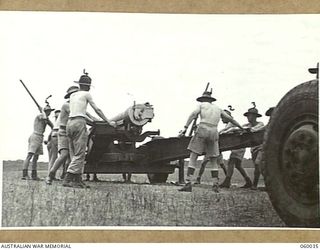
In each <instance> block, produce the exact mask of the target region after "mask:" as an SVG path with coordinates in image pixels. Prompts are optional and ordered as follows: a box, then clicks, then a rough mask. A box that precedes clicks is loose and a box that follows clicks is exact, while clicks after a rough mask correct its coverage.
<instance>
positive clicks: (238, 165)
mask: <svg viewBox="0 0 320 250" xmlns="http://www.w3.org/2000/svg"><path fill="white" fill-rule="evenodd" d="M236 160H237V161H235V167H236V169H238V171H239V172H240V174H241V175H242V176H243V178H244V180H245V181H246V183H245V184H244V186H242V188H250V187H251V186H252V182H251V180H250V178H249V176H248V174H247V172H246V170H245V169H244V168H243V167H242V161H241V160H240V159H236Z"/></svg>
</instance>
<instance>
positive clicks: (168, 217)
mask: <svg viewBox="0 0 320 250" xmlns="http://www.w3.org/2000/svg"><path fill="white" fill-rule="evenodd" d="M4 165H5V164H4ZM20 167H21V166H17V164H16V165H15V166H14V167H6V166H4V170H3V194H2V226H3V227H32V226H43V227H46V226H58V227H63V226H170V227H171V226H178V227H179V226H202V227H284V226H285V224H284V223H283V222H282V221H281V219H280V218H279V217H278V215H277V214H276V212H275V211H274V209H273V207H272V205H271V203H270V201H269V197H268V195H267V193H266V192H265V191H262V190H261V189H260V190H257V191H254V190H247V189H246V190H244V189H241V188H239V187H240V186H241V185H242V184H243V180H242V179H241V176H240V175H239V174H238V173H237V172H236V171H235V174H234V176H233V179H232V182H233V186H232V187H231V188H230V189H221V192H220V193H219V194H216V193H214V192H212V190H211V180H210V176H209V174H210V173H209V171H207V172H206V173H205V175H204V177H203V181H202V184H201V185H198V186H195V187H194V189H193V192H192V193H180V192H178V189H179V188H180V187H178V186H175V185H173V184H170V182H171V181H173V182H174V181H177V179H178V177H177V176H178V172H177V171H176V172H175V173H174V174H172V175H170V176H169V178H168V181H167V183H165V184H157V185H150V184H149V183H148V179H147V176H146V175H138V174H137V175H133V176H132V181H133V183H130V184H129V183H123V182H122V176H121V175H98V177H99V178H100V179H101V180H102V181H101V182H97V183H94V182H88V184H89V185H90V186H91V188H90V189H73V188H65V187H63V186H62V185H61V181H56V182H54V183H53V185H51V186H48V185H46V184H45V182H44V181H26V180H21V170H19V169H20ZM247 171H248V174H249V176H252V175H253V169H252V168H249V169H247ZM219 175H220V176H221V177H222V178H221V181H222V179H223V176H224V174H223V172H222V171H221V172H220V173H219ZM39 176H40V177H42V178H45V176H46V170H44V169H42V170H41V171H39ZM58 176H59V175H58ZM259 185H260V187H263V186H264V185H263V180H262V179H261V180H260V183H259Z"/></svg>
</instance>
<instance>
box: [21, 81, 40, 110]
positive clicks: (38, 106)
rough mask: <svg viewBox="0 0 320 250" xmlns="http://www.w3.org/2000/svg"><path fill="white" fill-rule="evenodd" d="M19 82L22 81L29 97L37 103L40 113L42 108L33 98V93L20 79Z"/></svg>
mask: <svg viewBox="0 0 320 250" xmlns="http://www.w3.org/2000/svg"><path fill="white" fill-rule="evenodd" d="M20 82H21V83H22V85H23V87H24V88H25V89H26V91H27V92H28V94H29V95H30V97H31V98H32V100H33V101H34V103H35V104H36V105H37V107H38V109H39V111H40V113H41V112H42V108H41V106H40V105H39V103H38V102H37V101H36V99H34V97H33V95H32V94H31V93H30V91H29V89H28V88H27V86H26V85H25V84H24V83H23V81H22V80H20Z"/></svg>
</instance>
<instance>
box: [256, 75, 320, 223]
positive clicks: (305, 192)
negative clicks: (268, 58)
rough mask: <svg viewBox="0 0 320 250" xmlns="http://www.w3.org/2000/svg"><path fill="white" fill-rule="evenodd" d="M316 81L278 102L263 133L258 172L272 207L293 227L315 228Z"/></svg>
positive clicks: (318, 217)
mask: <svg viewBox="0 0 320 250" xmlns="http://www.w3.org/2000/svg"><path fill="white" fill-rule="evenodd" d="M318 149H319V144H318V81H316V80H314V81H310V82H306V83H303V84H300V85H298V86H297V87H295V88H294V89H292V90H291V91H289V92H288V93H287V94H286V95H285V96H284V97H283V98H282V99H281V101H280V102H279V103H278V105H277V107H276V108H275V109H274V111H273V113H272V116H271V118H270V121H269V124H268V129H267V131H266V133H265V137H264V144H263V154H262V172H263V174H264V178H265V184H266V188H267V191H268V194H269V196H270V199H271V202H272V204H273V207H274V208H275V210H276V211H277V213H278V214H279V216H280V218H281V219H282V220H283V221H284V222H285V223H286V224H287V225H288V226H294V227H319V226H320V212H319V164H318V163H319V154H318Z"/></svg>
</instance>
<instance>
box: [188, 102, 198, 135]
mask: <svg viewBox="0 0 320 250" xmlns="http://www.w3.org/2000/svg"><path fill="white" fill-rule="evenodd" d="M199 114H200V105H198V106H197V107H196V109H195V110H194V111H192V112H191V114H190V115H189V117H188V120H187V122H186V125H185V126H184V128H185V129H188V127H189V125H190V123H191V122H192V121H193V120H194V119H196V118H197V116H198V115H199Z"/></svg>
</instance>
